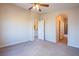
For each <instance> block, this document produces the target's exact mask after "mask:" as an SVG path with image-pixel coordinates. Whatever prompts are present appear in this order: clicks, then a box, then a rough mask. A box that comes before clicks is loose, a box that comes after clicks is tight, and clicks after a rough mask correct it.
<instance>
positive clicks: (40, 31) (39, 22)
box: [38, 20, 44, 40]
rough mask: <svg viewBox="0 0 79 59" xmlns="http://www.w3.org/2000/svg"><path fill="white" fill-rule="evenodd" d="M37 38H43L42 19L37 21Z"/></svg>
mask: <svg viewBox="0 0 79 59" xmlns="http://www.w3.org/2000/svg"><path fill="white" fill-rule="evenodd" d="M38 39H41V40H44V20H39V21H38Z"/></svg>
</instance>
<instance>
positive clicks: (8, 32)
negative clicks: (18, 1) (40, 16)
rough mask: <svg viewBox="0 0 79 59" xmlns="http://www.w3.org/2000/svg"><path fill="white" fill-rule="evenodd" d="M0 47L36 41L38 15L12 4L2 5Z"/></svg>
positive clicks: (0, 6)
mask: <svg viewBox="0 0 79 59" xmlns="http://www.w3.org/2000/svg"><path fill="white" fill-rule="evenodd" d="M0 15H1V18H0V34H1V35H0V47H5V46H9V45H13V44H17V43H21V42H27V41H32V40H33V39H34V25H33V24H34V19H35V17H36V16H37V14H36V13H32V12H29V11H26V10H24V9H22V8H20V7H17V6H15V5H12V4H0Z"/></svg>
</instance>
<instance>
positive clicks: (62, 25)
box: [56, 14, 68, 45]
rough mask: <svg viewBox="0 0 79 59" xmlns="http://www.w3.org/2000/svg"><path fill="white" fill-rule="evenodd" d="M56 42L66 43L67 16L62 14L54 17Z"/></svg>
mask: <svg viewBox="0 0 79 59" xmlns="http://www.w3.org/2000/svg"><path fill="white" fill-rule="evenodd" d="M56 42H57V43H62V44H65V45H67V43H68V17H67V16H66V15H64V14H61V15H59V16H57V17H56Z"/></svg>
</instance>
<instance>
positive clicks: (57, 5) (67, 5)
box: [14, 3, 79, 13]
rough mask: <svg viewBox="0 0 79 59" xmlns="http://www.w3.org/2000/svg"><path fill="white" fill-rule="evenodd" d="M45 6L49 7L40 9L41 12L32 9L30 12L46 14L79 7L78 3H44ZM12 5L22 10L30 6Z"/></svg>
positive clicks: (27, 4) (26, 4)
mask: <svg viewBox="0 0 79 59" xmlns="http://www.w3.org/2000/svg"><path fill="white" fill-rule="evenodd" d="M46 4H49V7H41V9H42V11H41V12H39V11H37V10H34V9H32V10H31V11H32V12H38V13H47V12H49V11H51V10H60V9H67V8H72V7H78V6H79V3H46ZM14 5H16V6H19V7H21V8H24V9H25V10H28V9H29V8H30V7H31V6H32V4H30V3H14Z"/></svg>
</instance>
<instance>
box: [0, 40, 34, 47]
mask: <svg viewBox="0 0 79 59" xmlns="http://www.w3.org/2000/svg"><path fill="white" fill-rule="evenodd" d="M29 41H33V40H27V41H19V42H11V43H8V44H5V45H1V46H0V48H3V47H7V46H12V45H16V44H19V43H23V42H29Z"/></svg>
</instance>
